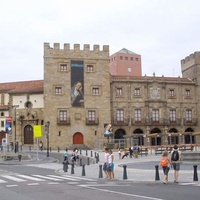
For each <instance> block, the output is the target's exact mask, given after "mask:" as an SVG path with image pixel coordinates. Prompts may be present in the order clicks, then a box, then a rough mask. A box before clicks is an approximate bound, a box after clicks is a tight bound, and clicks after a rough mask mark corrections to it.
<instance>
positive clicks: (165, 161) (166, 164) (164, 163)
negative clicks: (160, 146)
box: [160, 156, 168, 167]
mask: <svg viewBox="0 0 200 200" xmlns="http://www.w3.org/2000/svg"><path fill="white" fill-rule="evenodd" d="M160 166H162V167H167V166H168V160H167V157H166V156H163V157H162V158H161V161H160Z"/></svg>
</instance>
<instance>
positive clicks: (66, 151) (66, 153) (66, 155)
mask: <svg viewBox="0 0 200 200" xmlns="http://www.w3.org/2000/svg"><path fill="white" fill-rule="evenodd" d="M63 157H64V161H68V149H67V148H66V149H65V152H64V154H63Z"/></svg>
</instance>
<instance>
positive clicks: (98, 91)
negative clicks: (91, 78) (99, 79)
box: [91, 85, 101, 96]
mask: <svg viewBox="0 0 200 200" xmlns="http://www.w3.org/2000/svg"><path fill="white" fill-rule="evenodd" d="M91 94H92V96H100V95H101V86H99V85H92V86H91Z"/></svg>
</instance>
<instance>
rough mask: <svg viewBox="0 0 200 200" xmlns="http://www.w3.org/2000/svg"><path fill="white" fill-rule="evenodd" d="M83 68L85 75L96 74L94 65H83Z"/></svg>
mask: <svg viewBox="0 0 200 200" xmlns="http://www.w3.org/2000/svg"><path fill="white" fill-rule="evenodd" d="M84 68H85V72H86V73H94V72H96V65H95V64H94V63H85V64H84Z"/></svg>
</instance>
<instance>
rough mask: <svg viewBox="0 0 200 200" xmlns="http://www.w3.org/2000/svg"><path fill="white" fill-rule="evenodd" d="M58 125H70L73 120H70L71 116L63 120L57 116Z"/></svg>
mask: <svg viewBox="0 0 200 200" xmlns="http://www.w3.org/2000/svg"><path fill="white" fill-rule="evenodd" d="M57 125H60V126H69V125H71V121H70V118H69V117H68V118H66V119H64V120H61V119H60V118H57Z"/></svg>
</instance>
